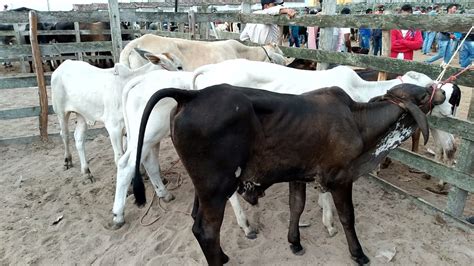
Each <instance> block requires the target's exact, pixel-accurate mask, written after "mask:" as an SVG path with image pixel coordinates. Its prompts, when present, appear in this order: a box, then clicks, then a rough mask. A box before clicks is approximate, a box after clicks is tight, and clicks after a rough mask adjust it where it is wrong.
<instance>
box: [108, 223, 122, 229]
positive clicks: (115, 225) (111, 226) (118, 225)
mask: <svg viewBox="0 0 474 266" xmlns="http://www.w3.org/2000/svg"><path fill="white" fill-rule="evenodd" d="M124 224H125V222H120V223H116V222H111V223H109V224H108V225H107V229H109V230H118V229H120V228H122V227H123V225H124Z"/></svg>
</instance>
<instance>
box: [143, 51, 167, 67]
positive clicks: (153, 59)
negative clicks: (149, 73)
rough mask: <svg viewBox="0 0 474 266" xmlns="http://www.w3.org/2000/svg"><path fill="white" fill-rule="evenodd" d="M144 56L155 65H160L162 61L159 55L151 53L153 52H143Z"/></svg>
mask: <svg viewBox="0 0 474 266" xmlns="http://www.w3.org/2000/svg"><path fill="white" fill-rule="evenodd" d="M143 57H145V58H146V60H148V61H150V62H151V63H152V64H154V65H160V64H161V61H162V60H161V58H160V57H159V56H157V55H154V54H151V53H145V54H143Z"/></svg>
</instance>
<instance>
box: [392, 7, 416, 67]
mask: <svg viewBox="0 0 474 266" xmlns="http://www.w3.org/2000/svg"><path fill="white" fill-rule="evenodd" d="M401 14H402V15H403V14H413V8H412V7H411V5H409V4H406V5H403V6H402V8H401ZM390 38H391V47H390V57H392V58H398V59H405V60H413V51H415V50H418V49H421V47H422V46H423V37H422V35H421V31H419V30H413V29H410V30H391V31H390Z"/></svg>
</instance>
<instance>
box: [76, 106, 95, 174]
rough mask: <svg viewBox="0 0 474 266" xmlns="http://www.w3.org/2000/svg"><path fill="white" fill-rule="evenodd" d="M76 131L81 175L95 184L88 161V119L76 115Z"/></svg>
mask: <svg viewBox="0 0 474 266" xmlns="http://www.w3.org/2000/svg"><path fill="white" fill-rule="evenodd" d="M76 121H77V124H76V130H75V131H74V139H75V140H76V149H77V153H78V155H79V160H80V161H81V173H82V174H84V175H86V178H87V179H89V180H90V181H91V182H94V177H93V176H92V174H91V171H90V170H89V164H88V163H87V159H86V141H85V140H86V131H87V123H86V119H85V118H84V117H83V116H82V115H80V114H78V113H76Z"/></svg>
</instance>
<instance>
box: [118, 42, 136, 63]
mask: <svg viewBox="0 0 474 266" xmlns="http://www.w3.org/2000/svg"><path fill="white" fill-rule="evenodd" d="M135 46H136V45H135V42H134V41H131V42H129V43H128V44H127V45H125V47H124V48H123V50H122V52H121V53H120V58H119V62H120V63H121V64H124V65H126V66H128V67H130V54H131V53H132V51H133V48H135Z"/></svg>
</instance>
